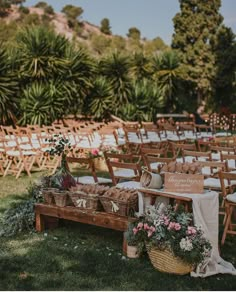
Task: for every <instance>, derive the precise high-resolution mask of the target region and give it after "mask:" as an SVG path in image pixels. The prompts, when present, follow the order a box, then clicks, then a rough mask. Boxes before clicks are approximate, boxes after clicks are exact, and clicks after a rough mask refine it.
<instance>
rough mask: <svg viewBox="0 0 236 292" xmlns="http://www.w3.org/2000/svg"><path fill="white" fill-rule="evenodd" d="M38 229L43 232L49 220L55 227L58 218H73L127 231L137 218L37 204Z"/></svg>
mask: <svg viewBox="0 0 236 292" xmlns="http://www.w3.org/2000/svg"><path fill="white" fill-rule="evenodd" d="M35 215H36V230H37V231H38V232H42V231H43V230H45V227H47V223H48V221H51V219H52V218H54V219H55V220H53V227H56V226H57V223H58V219H65V220H71V221H75V222H80V223H85V224H91V225H95V226H99V227H105V228H109V229H113V230H117V231H123V232H125V231H126V230H127V228H128V224H129V222H134V221H135V220H136V219H135V218H130V217H123V216H118V215H113V214H109V213H105V212H100V211H94V210H81V209H78V208H76V207H71V206H66V207H58V206H55V205H48V204H39V203H38V204H35ZM123 252H124V253H125V254H126V240H125V238H124V236H123Z"/></svg>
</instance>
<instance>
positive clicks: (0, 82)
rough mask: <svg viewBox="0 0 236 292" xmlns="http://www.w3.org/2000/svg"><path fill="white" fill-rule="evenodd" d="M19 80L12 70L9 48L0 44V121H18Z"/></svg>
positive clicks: (3, 122) (2, 122)
mask: <svg viewBox="0 0 236 292" xmlns="http://www.w3.org/2000/svg"><path fill="white" fill-rule="evenodd" d="M18 88H19V86H18V82H17V78H16V75H15V74H14V73H13V72H12V71H11V63H10V59H9V56H8V54H7V49H6V48H4V47H3V45H1V46H0V123H1V124H5V123H9V122H13V123H14V122H15V121H16V116H15V114H16V109H17V96H16V92H17V90H18Z"/></svg>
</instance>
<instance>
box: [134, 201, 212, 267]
mask: <svg viewBox="0 0 236 292" xmlns="http://www.w3.org/2000/svg"><path fill="white" fill-rule="evenodd" d="M132 232H133V234H134V235H135V239H136V241H137V242H138V245H139V248H143V247H144V246H148V248H151V247H152V246H153V247H156V248H158V249H160V250H165V249H166V248H167V249H169V250H170V251H171V252H172V253H173V255H174V256H175V257H178V258H180V259H181V260H182V261H183V262H185V263H188V264H191V265H197V264H199V263H201V262H202V261H203V260H204V259H205V258H206V257H208V256H209V255H210V251H211V249H212V246H211V244H210V242H209V241H208V240H207V239H206V238H205V237H204V232H203V230H202V229H201V228H200V227H197V226H194V225H193V215H192V214H191V213H186V212H184V211H183V210H179V211H174V209H173V207H171V206H167V207H163V206H162V205H159V206H157V207H155V206H151V207H150V208H148V210H147V211H146V213H145V215H144V216H143V217H140V218H139V220H138V221H137V222H136V223H135V226H134V227H133V229H132Z"/></svg>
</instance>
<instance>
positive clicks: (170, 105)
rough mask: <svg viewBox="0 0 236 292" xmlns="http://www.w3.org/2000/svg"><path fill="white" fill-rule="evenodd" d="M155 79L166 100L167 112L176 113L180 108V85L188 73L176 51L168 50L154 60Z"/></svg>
mask: <svg viewBox="0 0 236 292" xmlns="http://www.w3.org/2000/svg"><path fill="white" fill-rule="evenodd" d="M152 71H153V78H154V79H155V80H156V82H157V84H159V86H160V88H161V90H162V94H163V96H164V98H165V104H166V110H167V111H171V112H172V111H175V110H176V108H177V106H178V95H179V92H178V89H179V87H178V85H179V84H180V82H181V81H182V80H185V76H186V72H185V68H184V66H181V64H180V58H179V56H178V54H177V53H176V51H173V50H168V51H164V52H163V53H162V54H159V55H156V56H154V57H153V59H152Z"/></svg>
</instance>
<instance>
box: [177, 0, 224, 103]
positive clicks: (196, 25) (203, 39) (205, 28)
mask: <svg viewBox="0 0 236 292" xmlns="http://www.w3.org/2000/svg"><path fill="white" fill-rule="evenodd" d="M220 5H221V1H220V0H212V1H195V0H180V9H181V11H180V13H177V14H176V16H175V17H174V19H173V21H174V28H175V33H174V35H173V40H172V47H173V48H174V49H177V50H178V51H179V52H180V53H181V55H182V63H183V64H185V65H186V66H187V70H188V71H187V73H188V75H187V76H188V77H187V78H188V79H189V80H191V81H192V82H194V83H195V91H196V93H197V95H198V101H199V102H200V100H202V99H207V98H209V96H210V95H211V94H212V87H211V80H212V78H214V76H215V68H214V62H215V57H214V54H213V52H212V48H211V40H212V38H213V36H214V35H215V34H216V32H217V30H218V28H219V26H220V24H221V23H222V20H223V17H222V16H221V15H220V13H219V8H220ZM196 93H195V94H196Z"/></svg>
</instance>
